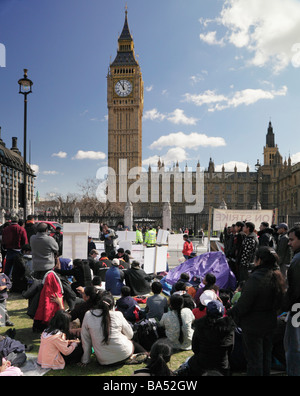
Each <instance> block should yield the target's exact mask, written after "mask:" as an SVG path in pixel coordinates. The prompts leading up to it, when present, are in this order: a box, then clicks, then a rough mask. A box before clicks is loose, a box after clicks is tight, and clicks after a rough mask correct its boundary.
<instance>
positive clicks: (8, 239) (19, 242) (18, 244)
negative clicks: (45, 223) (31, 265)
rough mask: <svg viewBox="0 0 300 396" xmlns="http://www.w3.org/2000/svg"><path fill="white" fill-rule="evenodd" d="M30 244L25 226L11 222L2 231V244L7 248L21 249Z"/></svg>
mask: <svg viewBox="0 0 300 396" xmlns="http://www.w3.org/2000/svg"><path fill="white" fill-rule="evenodd" d="M27 244H28V239H27V233H26V231H25V228H24V227H21V226H19V224H17V223H11V224H10V225H9V226H7V227H5V228H4V229H3V232H2V245H3V246H4V248H5V249H21V248H22V246H24V245H27Z"/></svg>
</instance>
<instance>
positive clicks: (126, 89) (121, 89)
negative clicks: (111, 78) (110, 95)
mask: <svg viewBox="0 0 300 396" xmlns="http://www.w3.org/2000/svg"><path fill="white" fill-rule="evenodd" d="M115 92H116V94H117V95H118V96H121V97H125V96H128V95H130V94H131V92H132V84H131V82H130V81H128V80H119V81H118V82H117V83H116V85H115Z"/></svg>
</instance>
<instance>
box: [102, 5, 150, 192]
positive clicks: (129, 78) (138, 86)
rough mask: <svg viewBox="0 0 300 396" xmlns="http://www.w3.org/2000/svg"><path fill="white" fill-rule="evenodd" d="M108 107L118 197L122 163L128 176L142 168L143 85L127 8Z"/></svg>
mask: <svg viewBox="0 0 300 396" xmlns="http://www.w3.org/2000/svg"><path fill="white" fill-rule="evenodd" d="M107 107H108V166H109V168H112V169H114V171H115V174H116V176H117V197H119V194H118V180H119V178H118V176H119V174H120V168H119V164H120V162H119V160H127V173H128V171H129V170H130V169H132V168H134V167H141V166H142V117H143V107H144V83H143V79H142V73H141V69H140V66H139V64H138V61H137V60H136V57H135V52H134V42H133V38H132V35H131V33H130V30H129V27H128V19H127V9H126V11H125V23H124V27H123V30H122V33H121V35H120V36H119V39H118V51H117V56H116V58H115V60H114V61H113V62H112V63H111V64H110V67H109V72H108V76H107ZM123 163H124V161H123ZM123 172H124V170H123ZM117 199H118V198H117Z"/></svg>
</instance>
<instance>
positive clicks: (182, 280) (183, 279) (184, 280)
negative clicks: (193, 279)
mask: <svg viewBox="0 0 300 396" xmlns="http://www.w3.org/2000/svg"><path fill="white" fill-rule="evenodd" d="M189 279H190V276H189V274H188V273H186V272H183V273H182V274H180V277H179V279H178V281H177V282H176V283H175V284H174V285H173V286H172V289H171V294H173V293H175V292H176V291H179V290H184V291H186V290H187V288H189V287H191V286H192V285H191V283H190V282H189ZM177 283H179V284H180V285H181V286H182V288H180V289H178V285H177ZM176 285H177V286H176Z"/></svg>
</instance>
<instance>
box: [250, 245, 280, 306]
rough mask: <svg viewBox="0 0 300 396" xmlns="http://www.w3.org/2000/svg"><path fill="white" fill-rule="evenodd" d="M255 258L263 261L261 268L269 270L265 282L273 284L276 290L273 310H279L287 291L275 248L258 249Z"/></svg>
mask: <svg viewBox="0 0 300 396" xmlns="http://www.w3.org/2000/svg"><path fill="white" fill-rule="evenodd" d="M255 258H256V260H258V259H260V260H261V263H260V265H259V268H261V267H264V268H267V269H268V270H269V271H268V274H267V276H266V278H265V282H266V284H271V285H272V287H273V290H274V296H273V308H274V309H279V308H280V305H281V303H282V299H283V295H284V293H285V289H286V285H285V280H284V277H283V275H282V273H281V271H280V268H279V266H278V263H279V257H278V255H277V253H276V252H275V250H274V249H273V248H271V247H269V246H261V247H259V248H258V249H257V251H256V253H255Z"/></svg>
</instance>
